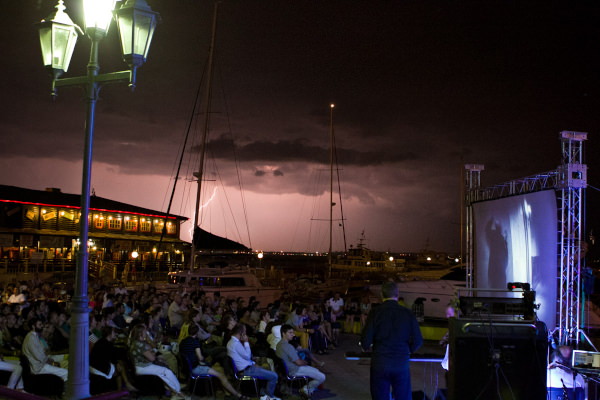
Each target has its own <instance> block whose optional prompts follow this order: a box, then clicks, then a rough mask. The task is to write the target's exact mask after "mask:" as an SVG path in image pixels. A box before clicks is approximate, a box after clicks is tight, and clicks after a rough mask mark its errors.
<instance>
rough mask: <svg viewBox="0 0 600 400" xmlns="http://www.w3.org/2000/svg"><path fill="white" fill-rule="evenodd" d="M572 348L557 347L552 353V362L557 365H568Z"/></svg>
mask: <svg viewBox="0 0 600 400" xmlns="http://www.w3.org/2000/svg"><path fill="white" fill-rule="evenodd" d="M572 355H573V348H572V347H571V346H559V347H558V349H557V350H556V351H555V352H554V360H553V361H555V362H558V363H559V364H564V365H570V364H571V356H572Z"/></svg>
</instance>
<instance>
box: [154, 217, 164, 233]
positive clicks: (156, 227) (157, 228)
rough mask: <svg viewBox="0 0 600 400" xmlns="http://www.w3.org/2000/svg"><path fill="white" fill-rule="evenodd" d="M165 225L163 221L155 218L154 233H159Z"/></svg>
mask: <svg viewBox="0 0 600 400" xmlns="http://www.w3.org/2000/svg"><path fill="white" fill-rule="evenodd" d="M164 225H165V223H164V222H163V221H159V220H157V219H155V220H154V233H161V232H162V228H163V226H164Z"/></svg>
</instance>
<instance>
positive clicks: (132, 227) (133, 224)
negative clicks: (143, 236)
mask: <svg viewBox="0 0 600 400" xmlns="http://www.w3.org/2000/svg"><path fill="white" fill-rule="evenodd" d="M137 229H138V221H137V219H129V217H126V218H125V230H126V231H133V232H135V231H137Z"/></svg>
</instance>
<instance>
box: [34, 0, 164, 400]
mask: <svg viewBox="0 0 600 400" xmlns="http://www.w3.org/2000/svg"><path fill="white" fill-rule="evenodd" d="M115 3H116V0H83V8H84V12H85V33H86V34H87V36H88V37H89V38H90V40H91V49H90V58H89V62H88V65H87V75H85V76H80V77H73V78H60V77H61V76H62V74H63V73H64V72H66V71H67V69H68V68H69V63H70V61H71V56H72V54H73V50H74V49H75V43H76V41H77V36H78V35H80V34H82V33H83V32H82V30H81V29H80V28H79V27H78V26H77V25H76V24H74V23H73V21H72V20H71V18H70V17H69V16H68V15H67V13H65V6H64V1H63V0H58V4H57V5H56V7H55V8H56V11H55V12H53V13H52V14H50V15H49V16H48V17H47V18H46V19H44V20H42V21H41V22H40V23H38V24H37V25H38V28H39V33H40V45H41V48H42V57H43V60H44V65H45V66H46V69H48V70H49V71H50V73H51V75H52V96H53V97H56V90H57V88H58V87H62V86H80V87H83V88H84V90H85V101H86V120H85V145H84V151H83V175H82V184H81V215H80V217H79V229H80V230H79V243H80V245H79V248H78V252H77V264H76V265H77V266H76V272H75V290H74V295H73V297H72V306H71V335H70V339H69V380H68V382H67V398H68V399H73V400H76V399H83V398H87V397H89V396H90V389H89V383H90V382H89V343H88V337H89V306H88V303H89V299H88V256H89V253H88V247H87V246H86V245H85V244H87V242H88V232H89V207H90V183H91V172H92V148H93V138H94V120H95V110H96V101H97V100H98V92H99V90H100V86H101V85H102V84H104V83H116V82H124V83H128V84H129V86H130V87H131V88H132V89H133V88H134V87H135V81H136V69H137V68H138V67H139V66H141V65H142V64H143V63H144V61H145V60H146V57H147V55H148V49H149V47H150V42H151V40H152V36H153V34H154V29H155V27H156V23H157V21H158V18H159V15H158V13H155V12H153V11H152V10H151V9H150V7H149V6H148V4H147V3H146V1H145V0H127V2H126V3H125V4H124V5H123V6H121V7H120V8H119V9H118V10H117V11H114V8H115ZM113 13H114V15H115V17H116V19H117V24H118V27H119V35H120V37H121V50H122V53H123V59H124V61H125V62H126V63H127V64H129V67H130V70H127V71H119V72H113V73H108V74H99V70H100V66H99V64H98V45H99V43H100V41H101V40H102V39H103V38H104V37H105V36H106V34H107V32H108V28H109V26H110V22H111V20H112V18H113Z"/></svg>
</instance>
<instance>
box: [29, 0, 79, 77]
mask: <svg viewBox="0 0 600 400" xmlns="http://www.w3.org/2000/svg"><path fill="white" fill-rule="evenodd" d="M55 8H56V11H55V12H53V13H51V14H50V15H48V16H47V17H46V18H45V19H43V20H42V21H41V22H39V23H37V24H36V26H37V27H38V30H39V35H40V46H41V48H42V59H43V62H44V66H45V67H46V69H47V70H49V71H50V72H51V74H52V79H58V78H59V77H60V76H61V75H62V74H64V73H65V72H67V70H68V69H69V64H70V63H71V56H72V55H73V50H75V43H77V36H79V35H82V34H83V31H82V30H81V28H80V27H79V26H77V25H76V24H75V23H74V22H73V21H72V20H71V18H70V17H69V15H68V14H67V13H66V12H65V5H64V3H63V0H59V1H58V4H57V5H56V7H55Z"/></svg>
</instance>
